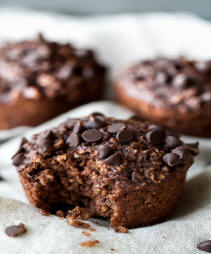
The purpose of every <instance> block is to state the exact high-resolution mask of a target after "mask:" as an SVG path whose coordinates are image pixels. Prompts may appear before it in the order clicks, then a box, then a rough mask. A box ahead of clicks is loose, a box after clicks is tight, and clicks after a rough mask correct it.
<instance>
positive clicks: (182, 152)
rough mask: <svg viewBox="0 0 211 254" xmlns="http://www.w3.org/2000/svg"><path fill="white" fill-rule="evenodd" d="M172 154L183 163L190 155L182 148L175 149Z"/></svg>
mask: <svg viewBox="0 0 211 254" xmlns="http://www.w3.org/2000/svg"><path fill="white" fill-rule="evenodd" d="M172 152H173V153H175V154H177V155H178V156H179V158H180V160H183V161H185V160H187V159H188V158H189V155H190V152H189V151H188V149H187V148H185V147H182V146H180V147H177V148H175V149H174V150H173V151H172Z"/></svg>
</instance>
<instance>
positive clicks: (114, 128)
mask: <svg viewBox="0 0 211 254" xmlns="http://www.w3.org/2000/svg"><path fill="white" fill-rule="evenodd" d="M124 127H125V125H124V124H123V123H115V124H112V125H109V126H108V132H110V133H117V132H118V131H120V130H121V129H123V128H124Z"/></svg>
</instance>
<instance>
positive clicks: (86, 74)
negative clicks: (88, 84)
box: [82, 66, 94, 79]
mask: <svg viewBox="0 0 211 254" xmlns="http://www.w3.org/2000/svg"><path fill="white" fill-rule="evenodd" d="M82 75H83V77H84V78H85V79H91V78H93V76H94V70H93V69H92V68H90V67H89V66H87V67H85V68H84V69H83V71H82Z"/></svg>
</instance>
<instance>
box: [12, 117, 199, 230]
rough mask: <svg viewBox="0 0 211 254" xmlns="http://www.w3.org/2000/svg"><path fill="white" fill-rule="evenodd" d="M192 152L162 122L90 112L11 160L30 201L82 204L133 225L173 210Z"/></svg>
mask: <svg viewBox="0 0 211 254" xmlns="http://www.w3.org/2000/svg"><path fill="white" fill-rule="evenodd" d="M197 153H198V148H197V144H184V143H183V142H182V141H181V140H180V139H179V138H178V137H177V136H175V135H174V134H172V133H170V132H169V131H167V130H165V129H164V128H162V127H160V126H157V125H150V124H148V123H146V122H140V121H136V120H126V121H125V120H117V119H114V118H106V117H104V116H103V115H102V114H99V113H95V114H92V115H90V116H88V117H85V118H82V119H69V120H68V121H66V122H65V123H63V124H62V125H60V126H59V127H57V128H54V129H51V130H48V131H44V132H42V133H40V134H37V135H34V136H33V137H32V139H31V141H27V140H25V139H24V140H23V141H22V144H21V146H20V149H19V150H18V152H17V153H16V154H15V155H14V156H13V164H14V165H15V166H16V167H17V171H18V173H19V176H20V180H21V183H22V185H23V188H24V190H25V193H26V195H27V197H28V199H29V201H30V202H31V203H32V204H33V205H35V206H37V207H39V208H41V209H44V210H48V211H51V212H55V211H56V210H62V209H64V207H65V208H66V209H70V208H74V207H75V206H79V207H82V208H83V209H84V208H85V209H86V210H87V214H90V216H102V217H104V218H107V219H109V220H110V224H111V226H113V227H114V226H125V227H129V228H132V227H138V226H144V225H150V224H153V223H157V222H160V221H162V220H164V219H166V218H167V217H169V216H170V215H171V214H172V212H174V210H175V208H176V207H177V204H178V200H179V197H180V195H181V192H182V189H183V184H184V181H185V176H186V172H187V170H188V168H189V167H190V166H191V164H192V163H193V156H194V155H196V154H197Z"/></svg>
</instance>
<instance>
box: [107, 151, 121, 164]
mask: <svg viewBox="0 0 211 254" xmlns="http://www.w3.org/2000/svg"><path fill="white" fill-rule="evenodd" d="M104 163H105V164H107V165H109V166H119V165H120V164H121V155H120V153H119V152H116V153H114V154H112V155H111V156H109V157H108V158H107V159H105V160H104Z"/></svg>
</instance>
